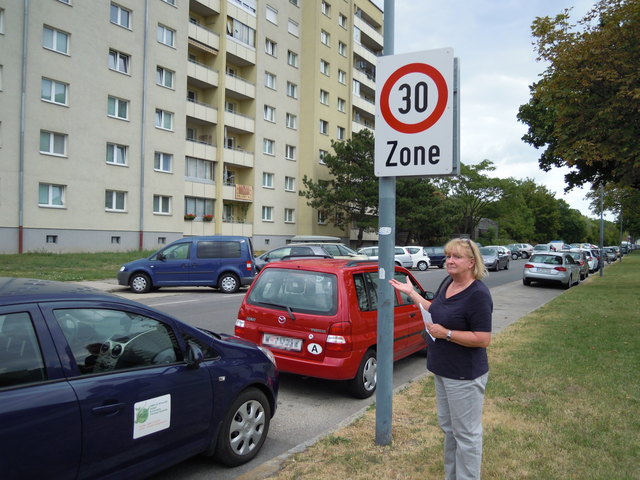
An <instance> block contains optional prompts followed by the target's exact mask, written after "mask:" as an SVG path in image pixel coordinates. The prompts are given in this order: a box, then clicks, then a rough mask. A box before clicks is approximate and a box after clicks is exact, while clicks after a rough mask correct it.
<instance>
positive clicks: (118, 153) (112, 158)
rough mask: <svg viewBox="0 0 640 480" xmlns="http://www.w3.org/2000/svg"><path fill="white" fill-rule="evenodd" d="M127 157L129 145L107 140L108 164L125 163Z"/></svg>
mask: <svg viewBox="0 0 640 480" xmlns="http://www.w3.org/2000/svg"><path fill="white" fill-rule="evenodd" d="M128 159H129V147H128V146H127V145H119V144H117V143H111V142H107V158H106V162H107V164H109V165H127V163H128Z"/></svg>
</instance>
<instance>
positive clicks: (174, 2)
mask: <svg viewBox="0 0 640 480" xmlns="http://www.w3.org/2000/svg"><path fill="white" fill-rule="evenodd" d="M162 1H163V2H164V3H168V4H169V5H173V6H174V7H175V6H176V0H162Z"/></svg>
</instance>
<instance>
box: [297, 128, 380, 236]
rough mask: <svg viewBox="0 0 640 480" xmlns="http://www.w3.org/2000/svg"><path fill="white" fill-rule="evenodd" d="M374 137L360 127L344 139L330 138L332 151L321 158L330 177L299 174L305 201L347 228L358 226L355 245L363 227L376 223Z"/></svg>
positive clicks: (376, 199) (339, 225)
mask: <svg viewBox="0 0 640 480" xmlns="http://www.w3.org/2000/svg"><path fill="white" fill-rule="evenodd" d="M374 144H375V142H374V137H373V133H371V131H370V130H367V129H363V130H361V131H359V132H357V133H354V134H353V136H352V138H350V139H349V140H345V141H339V142H336V141H332V142H331V146H332V147H333V150H334V153H333V154H328V155H325V157H324V159H323V161H324V163H325V164H326V166H327V169H328V173H329V175H330V178H329V179H328V180H318V181H314V180H313V179H311V178H309V177H307V176H306V175H305V176H304V177H303V178H302V183H303V184H304V186H305V189H304V190H301V191H300V192H299V194H300V195H301V196H303V197H305V198H306V199H307V205H309V206H311V207H313V208H315V209H317V210H319V211H322V212H324V213H325V216H326V218H327V221H329V222H331V223H333V224H334V225H335V226H337V227H339V228H342V229H344V230H347V229H349V228H350V227H351V225H352V224H353V223H355V224H356V225H357V228H358V246H359V245H360V244H361V242H362V236H363V233H364V231H365V230H366V229H368V228H375V227H377V225H378V216H377V215H378V179H377V178H376V177H375V176H374V175H373V163H374Z"/></svg>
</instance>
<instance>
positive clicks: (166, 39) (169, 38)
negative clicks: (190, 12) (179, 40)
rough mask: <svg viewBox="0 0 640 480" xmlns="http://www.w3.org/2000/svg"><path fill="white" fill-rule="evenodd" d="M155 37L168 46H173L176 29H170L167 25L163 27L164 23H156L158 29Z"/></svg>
mask: <svg viewBox="0 0 640 480" xmlns="http://www.w3.org/2000/svg"><path fill="white" fill-rule="evenodd" d="M156 32H157V33H156V38H157V40H158V42H160V43H163V44H164V45H167V46H169V47H173V46H174V45H175V37H176V31H175V30H172V29H171V28H169V27H165V26H164V25H161V24H158V30H157V31H156Z"/></svg>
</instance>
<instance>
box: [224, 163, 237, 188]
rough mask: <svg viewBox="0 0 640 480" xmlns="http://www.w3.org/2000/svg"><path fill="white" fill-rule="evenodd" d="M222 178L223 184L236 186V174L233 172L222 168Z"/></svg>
mask: <svg viewBox="0 0 640 480" xmlns="http://www.w3.org/2000/svg"><path fill="white" fill-rule="evenodd" d="M222 175H223V177H224V179H223V183H224V184H225V185H228V186H233V185H235V184H236V172H234V171H233V170H227V167H225V168H224V172H222Z"/></svg>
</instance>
